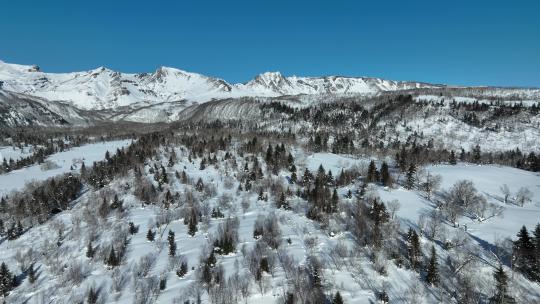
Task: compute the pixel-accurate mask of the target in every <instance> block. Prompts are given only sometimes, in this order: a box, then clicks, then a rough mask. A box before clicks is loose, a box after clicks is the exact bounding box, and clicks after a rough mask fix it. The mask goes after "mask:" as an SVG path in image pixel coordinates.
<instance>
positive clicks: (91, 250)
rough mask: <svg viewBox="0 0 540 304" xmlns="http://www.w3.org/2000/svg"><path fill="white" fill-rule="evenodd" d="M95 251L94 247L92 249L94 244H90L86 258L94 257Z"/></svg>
mask: <svg viewBox="0 0 540 304" xmlns="http://www.w3.org/2000/svg"><path fill="white" fill-rule="evenodd" d="M94 254H95V250H94V247H92V242H88V246H86V257H87V258H89V259H91V258H93V257H94Z"/></svg>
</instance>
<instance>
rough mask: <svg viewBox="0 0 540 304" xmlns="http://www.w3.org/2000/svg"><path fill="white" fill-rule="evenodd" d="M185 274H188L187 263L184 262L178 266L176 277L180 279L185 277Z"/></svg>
mask: <svg viewBox="0 0 540 304" xmlns="http://www.w3.org/2000/svg"><path fill="white" fill-rule="evenodd" d="M187 272H188V267H187V263H186V262H185V261H184V262H182V264H180V269H178V270H177V271H176V275H177V276H178V277H180V278H182V277H184V276H185V275H186V273H187Z"/></svg>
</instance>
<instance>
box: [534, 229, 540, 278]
mask: <svg viewBox="0 0 540 304" xmlns="http://www.w3.org/2000/svg"><path fill="white" fill-rule="evenodd" d="M533 234H534V250H535V254H534V259H535V261H536V265H535V266H536V267H535V276H536V280H537V281H539V282H540V223H538V224H537V225H536V228H535V229H534V233H533Z"/></svg>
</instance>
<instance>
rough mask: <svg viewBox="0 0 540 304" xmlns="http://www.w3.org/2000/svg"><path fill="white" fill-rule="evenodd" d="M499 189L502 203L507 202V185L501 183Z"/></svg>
mask: <svg viewBox="0 0 540 304" xmlns="http://www.w3.org/2000/svg"><path fill="white" fill-rule="evenodd" d="M499 189H500V190H501V193H502V195H503V197H504V203H505V204H508V199H509V198H510V189H509V188H508V185H507V184H503V185H502V186H501V187H500V188H499Z"/></svg>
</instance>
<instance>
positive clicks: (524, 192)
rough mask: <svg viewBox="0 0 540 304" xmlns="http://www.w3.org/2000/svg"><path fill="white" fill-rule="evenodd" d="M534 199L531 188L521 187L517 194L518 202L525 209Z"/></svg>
mask: <svg viewBox="0 0 540 304" xmlns="http://www.w3.org/2000/svg"><path fill="white" fill-rule="evenodd" d="M532 197H533V193H532V192H531V190H529V188H527V187H521V188H519V190H518V192H517V193H516V202H517V203H518V204H519V205H520V206H521V207H523V206H524V205H525V204H526V203H528V202H530V201H531V200H532Z"/></svg>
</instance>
